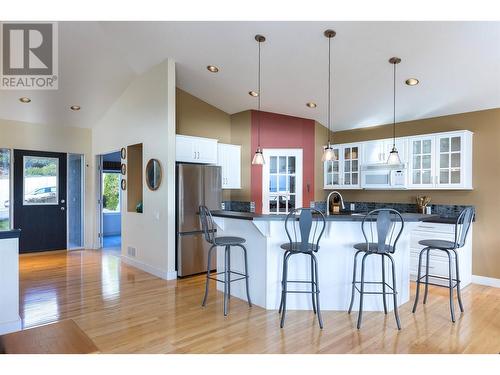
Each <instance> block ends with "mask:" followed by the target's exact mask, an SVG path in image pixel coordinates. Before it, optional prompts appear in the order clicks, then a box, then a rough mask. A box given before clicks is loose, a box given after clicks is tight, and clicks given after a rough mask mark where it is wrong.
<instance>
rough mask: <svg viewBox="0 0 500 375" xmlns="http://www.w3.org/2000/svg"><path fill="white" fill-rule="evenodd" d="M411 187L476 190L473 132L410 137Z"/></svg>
mask: <svg viewBox="0 0 500 375" xmlns="http://www.w3.org/2000/svg"><path fill="white" fill-rule="evenodd" d="M409 144H410V160H411V162H410V170H409V173H410V184H409V187H410V188H428V189H472V133H471V132H469V131H466V130H465V131H457V132H447V133H437V134H429V135H425V136H419V137H411V138H409Z"/></svg>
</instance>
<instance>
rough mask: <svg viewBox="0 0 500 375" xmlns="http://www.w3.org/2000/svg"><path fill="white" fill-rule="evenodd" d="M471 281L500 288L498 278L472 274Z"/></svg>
mask: <svg viewBox="0 0 500 375" xmlns="http://www.w3.org/2000/svg"><path fill="white" fill-rule="evenodd" d="M472 282H473V283H474V284H479V285H486V286H492V287H495V288H500V279H495V278H493V277H485V276H477V275H472Z"/></svg>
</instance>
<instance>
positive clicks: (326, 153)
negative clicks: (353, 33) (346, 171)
mask: <svg viewBox="0 0 500 375" xmlns="http://www.w3.org/2000/svg"><path fill="white" fill-rule="evenodd" d="M324 35H325V36H326V37H327V38H328V144H327V145H326V147H325V148H324V150H323V156H322V157H321V161H323V162H326V161H330V160H337V158H336V157H335V152H334V151H333V147H332V144H331V143H330V129H331V124H330V122H331V121H330V120H331V118H330V117H331V116H330V112H331V91H332V85H331V75H332V74H331V73H332V69H331V60H332V59H331V48H332V47H331V44H332V43H331V42H332V38H333V37H334V36H335V35H336V32H335V31H333V30H326V31H325V32H324Z"/></svg>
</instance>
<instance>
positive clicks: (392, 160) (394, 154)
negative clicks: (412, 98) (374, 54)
mask: <svg viewBox="0 0 500 375" xmlns="http://www.w3.org/2000/svg"><path fill="white" fill-rule="evenodd" d="M400 62H401V59H400V58H399V57H391V58H390V59H389V63H391V64H392V66H393V68H394V69H393V70H394V77H393V78H394V82H393V84H394V86H393V103H392V104H393V112H392V114H393V115H392V150H391V152H390V153H389V158H388V159H387V164H392V165H397V164H401V159H400V157H399V152H398V149H397V148H396V65H397V64H399V63H400Z"/></svg>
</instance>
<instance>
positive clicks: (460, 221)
mask: <svg viewBox="0 0 500 375" xmlns="http://www.w3.org/2000/svg"><path fill="white" fill-rule="evenodd" d="M474 215H475V210H474V207H467V208H465V209H463V210H462V212H460V215H458V218H457V222H456V223H455V249H458V248H460V247H462V246H464V245H465V241H466V240H467V235H468V234H469V229H470V226H471V224H472V220H474Z"/></svg>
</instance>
